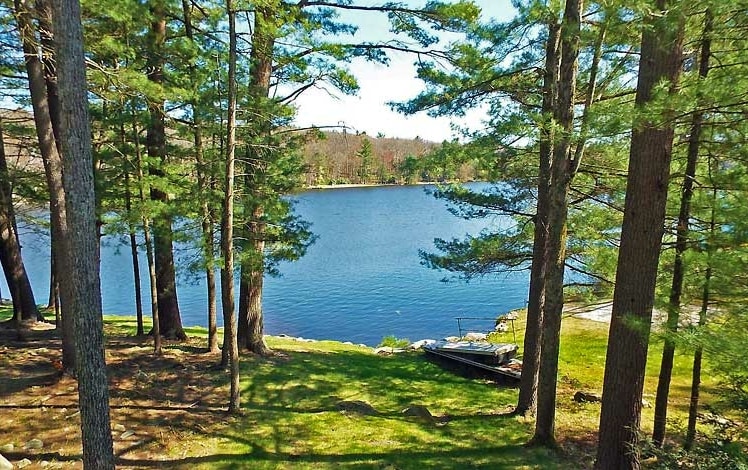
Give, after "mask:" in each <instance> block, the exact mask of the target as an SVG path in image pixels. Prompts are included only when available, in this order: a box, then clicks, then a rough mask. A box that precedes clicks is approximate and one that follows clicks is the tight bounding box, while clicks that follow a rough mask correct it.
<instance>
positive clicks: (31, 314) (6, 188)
mask: <svg viewBox="0 0 748 470" xmlns="http://www.w3.org/2000/svg"><path fill="white" fill-rule="evenodd" d="M15 217H16V216H15V212H14V211H13V189H12V187H11V184H10V174H9V172H8V162H7V160H6V158H5V141H4V139H3V126H2V121H0V261H1V262H2V266H3V272H4V273H5V279H6V281H7V283H8V289H9V290H10V294H11V298H12V299H13V318H14V321H15V322H16V323H20V322H21V321H29V320H30V321H36V320H37V319H38V318H39V309H38V307H37V306H36V300H35V299H34V291H33V290H32V289H31V283H30V282H29V277H28V275H27V274H26V267H25V266H24V264H23V258H22V256H21V246H20V244H19V243H18V232H17V230H16V222H15Z"/></svg>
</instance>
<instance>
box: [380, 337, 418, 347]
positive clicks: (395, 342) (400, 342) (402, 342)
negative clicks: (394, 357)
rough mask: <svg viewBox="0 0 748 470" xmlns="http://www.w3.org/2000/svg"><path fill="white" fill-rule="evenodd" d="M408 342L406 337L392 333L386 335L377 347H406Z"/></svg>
mask: <svg viewBox="0 0 748 470" xmlns="http://www.w3.org/2000/svg"><path fill="white" fill-rule="evenodd" d="M409 344H410V340H409V339H408V338H398V337H396V336H394V335H387V336H385V337H384V338H382V341H381V342H380V343H379V345H378V346H377V347H378V348H384V347H386V348H406V347H408V345H409Z"/></svg>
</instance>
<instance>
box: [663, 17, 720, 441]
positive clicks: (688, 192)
mask: <svg viewBox="0 0 748 470" xmlns="http://www.w3.org/2000/svg"><path fill="white" fill-rule="evenodd" d="M711 23H712V22H711V16H710V14H709V10H707V12H706V20H705V24H704V34H703V39H702V42H701V57H700V60H699V77H701V78H702V79H703V78H706V76H707V74H708V73H709V56H710V54H711V51H710V50H711V40H710V39H709V37H710V35H711V29H712V24H711ZM699 105H700V103H697V104H696V106H697V107H698V106H699ZM703 117H704V113H703V111H701V110H699V109H697V110H696V111H695V112H694V113H693V116H692V117H691V131H690V132H689V136H688V152H687V161H686V171H685V174H684V175H683V184H682V189H681V199H680V210H679V212H678V224H677V226H676V236H675V260H674V262H673V279H672V284H671V286H670V297H669V299H668V317H667V322H666V325H665V326H666V332H667V333H668V334H666V336H665V344H664V346H663V350H662V360H661V362H660V376H659V381H658V382H657V395H656V398H655V416H654V426H653V432H652V441H653V442H654V444H655V445H656V446H658V447H662V444H663V443H664V441H665V425H666V424H667V408H668V396H669V395H670V380H671V378H672V375H673V358H674V356H675V341H674V340H673V338H672V336H671V335H672V334H674V333H675V332H676V331H677V329H678V322H679V321H680V309H681V297H682V294H683V277H684V274H685V267H684V260H683V257H684V255H685V253H686V251H687V250H688V242H689V236H690V235H689V232H690V229H689V220H690V218H691V199H692V197H693V185H694V181H695V180H696V163H697V162H698V159H699V145H700V140H701V124H702V122H703Z"/></svg>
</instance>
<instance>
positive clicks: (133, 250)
mask: <svg viewBox="0 0 748 470" xmlns="http://www.w3.org/2000/svg"><path fill="white" fill-rule="evenodd" d="M125 210H126V211H127V216H128V222H127V225H128V227H127V230H128V232H129V235H130V257H131V259H132V274H133V282H134V283H135V312H136V313H135V318H136V321H137V332H136V334H137V336H143V335H144V334H145V329H144V328H143V296H142V293H141V282H140V259H139V258H138V240H137V237H136V234H135V225H134V224H133V223H132V221H131V220H130V217H132V191H131V189H130V171H129V170H125Z"/></svg>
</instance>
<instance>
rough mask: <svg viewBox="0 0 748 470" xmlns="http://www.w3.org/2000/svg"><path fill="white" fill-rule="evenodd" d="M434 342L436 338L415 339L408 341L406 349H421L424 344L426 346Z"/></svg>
mask: <svg viewBox="0 0 748 470" xmlns="http://www.w3.org/2000/svg"><path fill="white" fill-rule="evenodd" d="M434 343H436V340H433V339H422V340H420V341H416V342H414V343H410V345H409V346H408V349H422V348H423V347H424V346H428V345H430V344H434Z"/></svg>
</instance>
